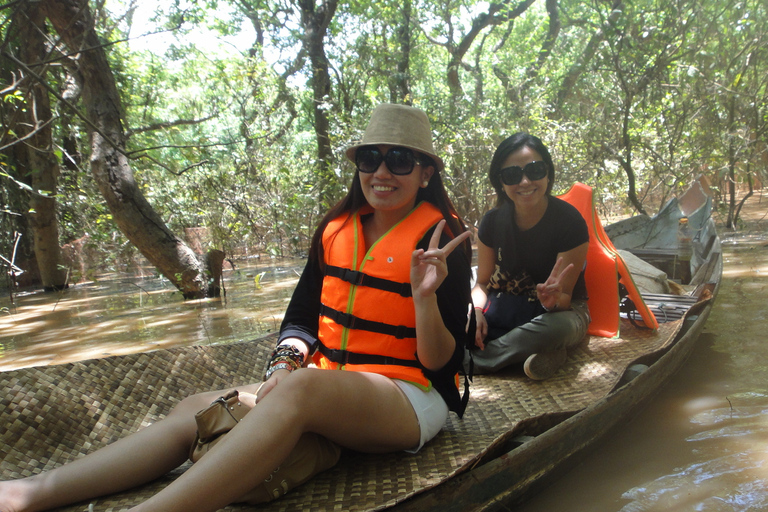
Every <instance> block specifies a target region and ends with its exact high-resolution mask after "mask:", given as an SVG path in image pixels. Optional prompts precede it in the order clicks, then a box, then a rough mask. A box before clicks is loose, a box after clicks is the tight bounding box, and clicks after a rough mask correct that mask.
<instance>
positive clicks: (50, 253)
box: [15, 2, 67, 291]
mask: <svg viewBox="0 0 768 512" xmlns="http://www.w3.org/2000/svg"><path fill="white" fill-rule="evenodd" d="M15 22H16V26H17V27H18V29H19V39H20V41H22V44H21V45H20V46H21V47H20V52H19V55H20V57H21V61H22V62H24V63H26V65H27V66H28V67H29V68H30V69H34V70H36V71H38V72H39V73H40V74H42V70H41V67H42V64H41V63H42V62H44V61H45V59H46V48H45V27H44V25H45V15H44V14H43V13H42V12H41V10H40V7H39V4H38V3H36V2H24V3H23V4H22V5H21V7H20V9H19V10H18V11H17V13H16V18H15ZM25 89H26V108H25V114H24V118H25V123H24V125H25V126H24V128H23V129H26V130H28V132H27V133H20V134H19V135H20V136H25V135H28V134H31V135H30V137H29V138H28V139H27V140H26V144H25V153H26V155H25V156H26V158H25V167H26V170H25V172H26V174H27V176H26V180H25V181H27V182H28V183H30V185H31V187H32V189H33V190H32V193H31V194H30V199H29V213H28V214H27V219H28V221H29V226H30V228H31V230H32V240H33V243H34V250H35V259H36V260H37V266H38V268H39V270H40V280H41V281H42V285H43V288H44V289H45V290H46V291H56V290H61V289H64V288H66V286H67V272H65V270H64V268H63V267H62V266H61V265H60V263H61V251H60V249H59V224H58V221H57V219H56V199H55V197H56V189H57V185H58V177H59V163H58V160H57V159H56V156H55V155H54V153H53V130H52V128H51V122H52V117H53V116H52V112H51V103H50V98H49V96H48V91H47V90H46V89H45V88H44V87H43V86H42V85H41V84H40V83H39V82H37V81H35V80H34V79H33V78H32V77H31V76H27V77H26V80H25Z"/></svg>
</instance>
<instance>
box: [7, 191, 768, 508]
mask: <svg viewBox="0 0 768 512" xmlns="http://www.w3.org/2000/svg"><path fill="white" fill-rule="evenodd" d="M750 204H751V209H750V212H749V214H750V215H751V221H752V222H751V224H750V227H749V228H748V229H747V230H742V232H740V233H738V234H737V235H733V236H731V237H730V240H729V235H727V234H726V235H725V236H724V252H725V272H724V275H723V283H722V286H721V288H720V293H719V295H718V297H717V302H716V306H715V308H714V310H713V311H712V314H711V315H710V317H709V320H708V322H707V325H706V327H705V331H704V334H703V335H702V336H701V337H700V338H699V341H698V344H697V346H696V348H695V350H694V353H693V355H692V356H691V358H690V359H689V360H688V362H687V363H686V364H685V366H684V367H683V368H682V369H681V370H680V371H679V372H678V373H677V374H676V375H675V376H674V377H673V378H672V380H671V381H670V382H669V383H668V384H667V385H666V386H665V387H664V388H663V390H662V391H661V392H660V394H659V395H658V396H657V397H656V398H655V399H654V400H653V402H652V403H651V404H650V405H649V406H648V407H646V408H645V409H644V410H643V411H641V412H640V413H639V415H638V416H637V417H635V418H631V419H630V418H628V421H627V423H626V425H624V426H623V427H622V428H621V429H620V431H619V432H617V433H615V434H614V435H612V436H611V437H610V438H609V439H608V440H607V441H605V442H604V443H603V444H602V445H601V446H599V447H598V448H596V450H595V451H594V452H593V453H592V454H590V456H589V457H588V458H587V459H586V460H584V461H583V462H582V463H581V464H580V465H578V466H577V467H575V468H574V469H573V470H572V471H570V472H569V473H568V474H566V475H565V476H564V477H562V478H561V479H560V480H558V481H557V482H555V483H554V484H553V485H551V486H550V487H549V488H547V489H545V490H544V491H542V492H541V493H540V494H539V495H538V496H536V497H534V498H533V499H532V500H531V501H529V502H528V503H526V504H525V505H523V506H521V507H519V508H518V509H517V510H520V511H523V512H540V511H547V512H551V511H558V512H559V511H568V512H579V511H584V512H608V511H610V512H614V511H621V512H639V511H654V512H661V511H718V512H719V511H722V512H726V511H727V512H736V511H757V510H768V343H766V340H768V335H766V333H767V332H768V321H767V320H766V314H768V307H766V304H767V303H768V236H767V235H768V220H766V213H765V212H766V211H767V210H768V203H767V202H766V201H762V202H760V200H759V198H755V201H751V203H750ZM303 265H304V262H303V261H301V260H296V261H285V260H280V261H279V263H275V262H272V263H269V262H267V263H263V262H262V263H259V264H254V265H252V266H250V267H247V268H241V269H239V270H237V271H234V272H226V273H225V286H226V288H227V296H226V298H225V299H222V300H203V301H187V302H184V301H182V300H181V299H180V296H179V294H178V293H177V292H175V290H174V289H173V288H172V287H171V286H170V285H168V283H166V282H163V281H162V280H157V279H143V280H139V279H105V280H102V281H100V282H97V283H91V284H87V285H82V286H77V287H75V288H73V289H70V290H68V291H66V292H64V293H62V294H61V295H51V294H42V293H37V294H26V295H23V294H22V295H21V296H18V297H16V300H15V301H14V303H13V304H11V303H10V301H9V299H8V297H4V298H2V299H0V370H8V369H11V368H16V367H22V366H32V365H40V364H50V363H63V362H67V361H73V360H80V359H86V358H91V357H102V356H104V355H114V354H125V353H129V352H138V351H146V350H151V349H155V348H165V347H170V346H175V345H186V344H206V343H214V342H227V341H239V340H245V339H251V338H253V337H256V336H258V335H259V334H264V333H268V332H273V331H275V330H277V329H278V328H279V325H280V321H281V320H282V314H283V312H284V310H285V307H286V305H287V303H288V300H289V298H290V294H291V292H292V290H293V287H294V286H295V283H296V280H297V279H298V273H299V272H300V271H301V268H302V267H303ZM262 273H263V275H262ZM259 276H261V277H260V278H259V279H257V278H258V277H259Z"/></svg>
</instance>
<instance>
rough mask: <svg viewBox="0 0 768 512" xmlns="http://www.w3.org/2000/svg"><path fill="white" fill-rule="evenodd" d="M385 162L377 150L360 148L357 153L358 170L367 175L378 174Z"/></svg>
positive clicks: (356, 163)
mask: <svg viewBox="0 0 768 512" xmlns="http://www.w3.org/2000/svg"><path fill="white" fill-rule="evenodd" d="M383 160H384V157H383V156H382V154H381V152H380V151H379V150H378V149H376V148H365V147H363V148H360V149H358V150H357V152H356V153H355V165H356V166H357V170H358V171H360V172H365V173H369V174H370V173H373V172H376V169H378V168H379V166H380V165H381V162H382V161H383Z"/></svg>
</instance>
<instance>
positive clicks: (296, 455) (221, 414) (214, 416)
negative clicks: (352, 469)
mask: <svg viewBox="0 0 768 512" xmlns="http://www.w3.org/2000/svg"><path fill="white" fill-rule="evenodd" d="M250 410H251V408H250V407H249V406H248V405H246V404H244V403H242V402H241V401H240V396H239V393H238V392H237V390H235V391H232V392H230V393H228V394H227V395H225V396H221V397H219V398H217V399H216V400H214V401H213V402H212V403H211V405H209V406H208V407H206V408H205V409H203V410H201V411H200V412H198V413H197V414H195V421H196V422H197V436H196V437H195V442H194V443H192V447H191V449H190V451H189V459H190V460H191V461H192V462H197V461H198V460H200V459H201V458H202V457H203V455H205V454H206V453H208V451H209V450H210V449H211V448H213V447H214V446H215V445H216V443H218V442H219V441H220V440H221V438H222V436H224V434H226V433H227V432H229V431H230V430H231V429H232V428H233V427H234V426H235V425H237V423H238V422H239V421H240V420H241V419H243V418H244V417H245V415H246V414H247V413H248V411H250ZM340 457H341V447H339V445H337V444H336V443H333V442H331V441H329V440H328V439H326V438H325V437H323V436H320V435H318V434H315V433H313V432H306V433H304V434H302V436H301V437H300V438H299V442H298V443H297V444H296V446H295V447H294V448H293V450H292V451H291V453H290V454H289V455H288V458H286V459H285V461H283V463H282V464H281V465H280V466H278V467H277V468H276V469H275V470H274V471H273V472H272V473H271V474H270V475H269V476H268V477H267V479H266V480H265V481H264V482H262V483H261V484H259V485H258V486H257V487H256V488H254V489H253V490H251V491H250V492H249V493H248V494H247V495H245V496H243V497H242V498H241V499H240V500H238V501H240V502H247V503H250V504H257V503H264V502H267V501H271V500H273V499H275V498H279V497H280V496H283V495H284V494H285V493H287V492H288V491H289V490H291V489H293V488H294V487H297V486H299V485H301V484H303V483H304V482H306V481H307V480H309V479H310V478H312V477H313V476H315V475H316V474H318V473H320V472H322V471H325V470H326V469H330V468H332V467H333V466H335V465H336V463H337V462H338V461H339V458H340Z"/></svg>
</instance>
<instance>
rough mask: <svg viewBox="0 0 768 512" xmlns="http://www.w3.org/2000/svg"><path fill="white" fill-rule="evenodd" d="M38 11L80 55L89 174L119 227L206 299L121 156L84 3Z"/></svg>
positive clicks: (115, 115) (103, 67)
mask: <svg viewBox="0 0 768 512" xmlns="http://www.w3.org/2000/svg"><path fill="white" fill-rule="evenodd" d="M42 8H43V10H44V11H45V13H46V15H47V16H48V19H49V20H50V21H51V23H52V24H53V26H54V28H55V29H56V31H57V32H58V34H59V36H60V37H61V38H62V41H63V42H64V44H66V45H67V46H68V47H69V49H70V51H71V52H72V54H78V56H77V64H78V66H79V71H80V74H81V76H82V79H83V91H82V98H83V103H84V106H85V111H86V117H87V120H88V121H87V122H88V124H89V128H90V139H91V156H90V158H91V171H92V173H93V176H94V179H95V181H96V183H97V185H98V187H99V190H100V191H101V193H102V195H103V196H104V198H105V199H106V202H107V205H108V207H109V209H110V211H111V213H112V216H113V218H114V219H115V222H116V223H117V226H118V227H119V228H120V230H121V231H122V232H123V234H125V236H126V237H127V238H128V240H130V242H131V243H133V244H134V245H135V246H136V247H137V248H138V249H139V251H141V253H142V254H143V255H144V256H145V257H146V258H147V259H148V260H149V261H150V262H151V263H152V264H153V265H154V266H155V267H156V268H157V269H158V271H160V273H162V274H163V275H164V276H165V277H166V278H168V280H169V281H171V282H172V283H173V284H174V285H175V286H176V287H177V288H178V289H179V290H180V291H181V292H182V294H183V296H184V298H200V297H204V296H205V295H206V293H207V290H208V279H207V278H206V274H205V269H204V264H203V262H201V261H200V260H199V259H198V258H197V257H196V255H195V253H194V252H193V251H192V250H191V249H190V248H189V247H187V245H186V244H185V243H184V242H183V241H182V240H181V239H180V238H179V237H177V236H176V235H174V234H173V233H172V232H171V231H170V230H169V229H168V228H167V227H166V225H165V223H164V222H163V220H162V219H161V218H160V216H159V215H158V214H157V213H156V212H155V211H154V210H153V209H152V207H151V206H150V205H149V203H148V201H147V200H146V198H145V197H144V195H143V194H142V193H141V191H140V190H139V187H138V186H137V184H136V182H135V180H134V176H133V171H132V170H131V167H130V165H129V162H128V158H127V157H126V155H125V133H124V131H123V124H122V112H121V106H120V96H119V94H118V91H117V86H116V84H115V79H114V75H113V74H112V70H111V68H110V67H109V63H108V61H107V56H106V54H105V52H104V49H103V47H102V46H101V42H100V41H99V39H98V37H97V36H96V32H95V30H94V26H93V19H92V17H91V13H90V10H89V9H88V7H87V4H84V3H83V2H81V1H79V0H47V1H45V2H43V3H42Z"/></svg>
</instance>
